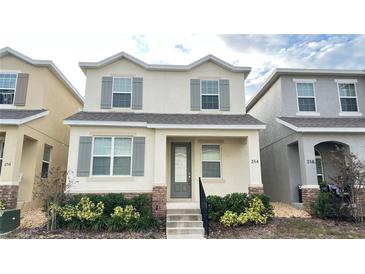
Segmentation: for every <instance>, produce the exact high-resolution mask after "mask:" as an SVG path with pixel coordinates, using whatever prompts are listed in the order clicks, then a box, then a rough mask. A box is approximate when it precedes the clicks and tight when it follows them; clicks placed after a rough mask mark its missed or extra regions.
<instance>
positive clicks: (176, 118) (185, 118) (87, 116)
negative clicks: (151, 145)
mask: <svg viewBox="0 0 365 274" xmlns="http://www.w3.org/2000/svg"><path fill="white" fill-rule="evenodd" d="M66 120H67V121H75V120H78V121H80V120H81V121H108V122H109V121H113V122H145V123H147V124H173V125H264V123H262V122H260V121H259V120H257V119H255V118H253V117H252V116H251V115H249V114H245V115H243V114H242V115H233V114H232V115H231V114H165V113H126V112H85V111H81V112H78V113H76V114H74V115H72V116H71V117H69V118H67V119H66Z"/></svg>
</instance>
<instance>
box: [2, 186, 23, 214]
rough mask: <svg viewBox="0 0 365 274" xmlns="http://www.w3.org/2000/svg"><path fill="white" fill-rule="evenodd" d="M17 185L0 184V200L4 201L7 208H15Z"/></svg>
mask: <svg viewBox="0 0 365 274" xmlns="http://www.w3.org/2000/svg"><path fill="white" fill-rule="evenodd" d="M18 189H19V186H14V185H0V200H2V201H4V202H5V205H6V208H7V209H12V208H16V206H17V201H18Z"/></svg>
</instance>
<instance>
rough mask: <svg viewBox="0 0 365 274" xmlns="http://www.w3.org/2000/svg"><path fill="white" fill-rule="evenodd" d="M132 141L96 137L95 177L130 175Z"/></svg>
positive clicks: (94, 153) (93, 170) (93, 168)
mask: <svg viewBox="0 0 365 274" xmlns="http://www.w3.org/2000/svg"><path fill="white" fill-rule="evenodd" d="M131 163H132V139H131V138H122V137H95V138H94V147H93V167H92V174H93V175H108V176H112V175H130V174H131Z"/></svg>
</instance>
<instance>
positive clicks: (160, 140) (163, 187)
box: [152, 130, 167, 219]
mask: <svg viewBox="0 0 365 274" xmlns="http://www.w3.org/2000/svg"><path fill="white" fill-rule="evenodd" d="M154 160H155V162H154V182H153V187H152V212H153V214H154V215H155V216H156V217H158V218H160V219H164V218H166V201H167V197H166V195H167V180H166V164H167V163H166V135H165V133H164V132H161V131H160V130H156V131H155V159H154Z"/></svg>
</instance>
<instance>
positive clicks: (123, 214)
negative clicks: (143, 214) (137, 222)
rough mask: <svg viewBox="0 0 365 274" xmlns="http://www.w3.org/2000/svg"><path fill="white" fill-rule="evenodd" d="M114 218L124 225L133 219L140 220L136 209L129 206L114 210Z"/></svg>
mask: <svg viewBox="0 0 365 274" xmlns="http://www.w3.org/2000/svg"><path fill="white" fill-rule="evenodd" d="M110 216H111V217H112V218H120V219H121V220H122V221H123V222H124V223H126V224H127V223H129V222H130V221H131V220H132V219H139V218H140V214H139V212H137V211H136V209H135V208H134V207H133V206H131V205H127V206H126V207H125V208H122V207H120V206H117V207H115V208H114V213H112V214H111V215H110Z"/></svg>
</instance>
